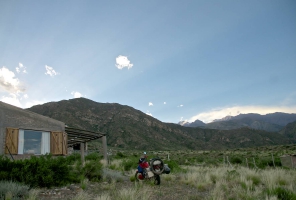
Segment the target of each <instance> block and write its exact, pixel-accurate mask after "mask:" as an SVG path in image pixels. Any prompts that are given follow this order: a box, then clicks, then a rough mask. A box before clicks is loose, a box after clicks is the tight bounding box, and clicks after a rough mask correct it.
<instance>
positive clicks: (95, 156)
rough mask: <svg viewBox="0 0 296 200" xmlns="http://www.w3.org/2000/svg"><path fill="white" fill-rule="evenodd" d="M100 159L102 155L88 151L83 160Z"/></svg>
mask: <svg viewBox="0 0 296 200" xmlns="http://www.w3.org/2000/svg"><path fill="white" fill-rule="evenodd" d="M101 159H102V156H100V155H99V154H98V153H90V154H88V155H87V156H85V160H94V161H99V160H101Z"/></svg>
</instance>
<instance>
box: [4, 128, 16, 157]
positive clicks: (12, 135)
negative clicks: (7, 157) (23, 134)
mask: <svg viewBox="0 0 296 200" xmlns="http://www.w3.org/2000/svg"><path fill="white" fill-rule="evenodd" d="M18 138H19V129H17V128H6V137H5V153H6V154H9V153H10V154H17V153H18V140H19V139H18Z"/></svg>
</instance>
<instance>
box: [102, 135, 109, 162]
mask: <svg viewBox="0 0 296 200" xmlns="http://www.w3.org/2000/svg"><path fill="white" fill-rule="evenodd" d="M102 143H103V153H104V159H105V161H106V162H108V156H107V137H106V135H104V136H103V137H102Z"/></svg>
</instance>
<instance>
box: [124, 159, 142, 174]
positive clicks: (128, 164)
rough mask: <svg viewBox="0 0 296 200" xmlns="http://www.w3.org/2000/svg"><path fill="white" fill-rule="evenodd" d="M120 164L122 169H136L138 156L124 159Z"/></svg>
mask: <svg viewBox="0 0 296 200" xmlns="http://www.w3.org/2000/svg"><path fill="white" fill-rule="evenodd" d="M122 166H123V169H124V171H129V170H131V169H132V168H135V169H136V168H137V166H138V158H136V157H132V158H129V159H125V160H123V161H122Z"/></svg>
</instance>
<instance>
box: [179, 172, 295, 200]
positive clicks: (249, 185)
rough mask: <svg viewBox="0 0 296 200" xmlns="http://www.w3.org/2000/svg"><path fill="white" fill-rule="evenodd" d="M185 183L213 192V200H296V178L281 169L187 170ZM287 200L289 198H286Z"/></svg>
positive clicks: (183, 175)
mask: <svg viewBox="0 0 296 200" xmlns="http://www.w3.org/2000/svg"><path fill="white" fill-rule="evenodd" d="M186 168H187V172H186V173H183V174H181V175H180V176H181V182H182V183H185V184H190V185H192V186H195V187H196V188H197V189H198V190H200V191H209V197H208V198H209V199H213V200H214V199H264V198H267V199H270V198H275V197H277V198H279V199H283V198H282V197H287V198H288V199H294V198H295V197H296V174H295V171H292V170H284V169H280V168H269V169H262V170H257V169H250V168H246V167H242V166H236V167H235V168H228V167H225V166H221V167H194V166H187V167H186ZM284 199H285V198H284Z"/></svg>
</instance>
